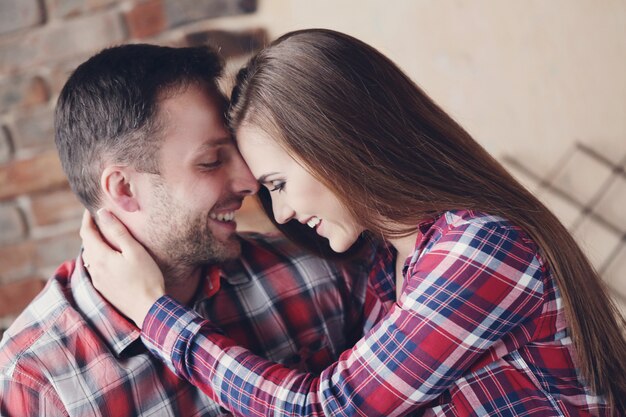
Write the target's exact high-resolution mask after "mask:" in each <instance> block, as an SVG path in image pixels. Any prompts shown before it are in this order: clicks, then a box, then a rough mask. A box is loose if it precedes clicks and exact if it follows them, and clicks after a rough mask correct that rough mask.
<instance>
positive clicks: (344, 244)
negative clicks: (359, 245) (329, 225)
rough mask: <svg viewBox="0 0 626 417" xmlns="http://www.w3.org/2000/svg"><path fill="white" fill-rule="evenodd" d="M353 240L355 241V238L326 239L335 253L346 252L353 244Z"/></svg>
mask: <svg viewBox="0 0 626 417" xmlns="http://www.w3.org/2000/svg"><path fill="white" fill-rule="evenodd" d="M354 242H356V239H355V240H352V241H346V240H343V239H342V240H338V239H329V240H328V243H329V245H330V248H331V249H332V250H333V252H336V253H344V252H346V251H347V250H348V249H350V248H351V247H352V245H354Z"/></svg>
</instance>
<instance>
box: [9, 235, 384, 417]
mask: <svg viewBox="0 0 626 417" xmlns="http://www.w3.org/2000/svg"><path fill="white" fill-rule="evenodd" d="M370 255H371V254H370ZM373 259H374V258H373V257H371V256H370V258H369V261H373ZM352 267H355V268H352ZM347 271H351V273H353V274H355V275H360V274H364V273H366V272H365V271H364V270H363V267H362V266H361V265H358V266H356V265H352V266H351V267H350V268H348V269H345V270H341V269H340V268H339V267H338V266H337V265H334V264H332V263H329V262H326V261H322V260H320V259H318V258H315V257H313V256H311V255H310V254H307V253H306V252H304V251H302V250H300V249H297V248H296V247H294V246H293V245H291V244H289V243H287V242H285V241H284V240H283V239H281V238H268V237H261V236H258V235H247V237H246V238H245V239H242V256H241V258H240V259H239V260H238V261H235V262H232V263H229V264H226V265H223V266H222V267H221V269H220V268H216V267H215V268H211V269H210V271H209V272H208V273H207V279H206V281H205V282H204V285H203V286H202V287H201V288H200V289H199V291H198V295H197V297H196V299H195V303H194V308H195V309H196V311H197V312H198V313H199V314H200V315H202V316H204V317H207V318H209V319H210V320H211V321H212V322H214V323H217V324H219V326H220V327H221V328H222V330H223V331H224V332H225V334H227V335H228V336H230V337H231V338H233V339H234V340H236V342H237V343H238V344H241V345H243V346H246V347H248V348H249V349H251V350H252V351H253V352H255V353H256V354H258V355H262V356H265V357H267V358H269V359H271V360H272V361H278V362H280V363H283V364H285V365H287V366H289V367H291V368H295V369H300V370H302V371H305V370H307V371H316V372H319V371H321V370H322V369H324V368H325V367H326V366H328V365H329V364H330V363H332V362H333V361H334V360H336V359H337V358H338V356H339V354H340V353H341V352H342V351H344V350H345V349H347V348H349V347H351V346H353V344H354V342H355V341H356V340H357V339H358V337H359V336H360V330H361V325H362V322H363V317H362V313H363V300H364V298H365V295H364V294H365V286H366V285H365V282H366V280H365V279H364V278H362V277H360V279H356V280H353V279H352V278H351V277H349V276H348V275H346V274H344V272H347ZM367 272H369V270H368V271H367ZM226 413H227V412H226V411H225V410H223V409H220V407H219V405H217V404H216V403H215V402H214V401H213V400H211V399H210V398H209V397H207V396H206V395H204V394H203V393H202V392H200V391H199V390H198V389H197V388H195V387H194V386H192V385H191V384H189V383H188V382H187V381H184V380H181V379H179V378H178V377H177V376H176V375H175V374H174V373H172V372H171V371H170V370H169V369H167V367H166V366H164V365H163V364H162V363H161V362H160V361H158V360H157V359H156V358H154V357H153V356H152V355H150V353H149V352H148V350H147V349H146V348H145V347H144V346H143V344H142V342H141V340H140V333H139V330H138V329H137V328H136V327H135V326H134V325H132V324H131V323H130V322H129V321H128V320H127V319H126V318H124V317H123V316H121V315H120V314H119V313H118V312H117V311H116V310H115V309H114V308H113V307H112V306H111V305H110V304H108V303H107V302H106V301H105V300H104V299H103V298H102V297H101V296H100V295H99V294H98V292H97V291H96V290H95V289H94V287H93V286H92V284H91V280H90V279H89V278H88V276H87V275H86V272H85V270H84V268H83V267H82V262H81V260H80V257H79V258H78V260H77V261H76V262H67V263H66V264H64V265H62V266H61V267H60V268H59V269H58V271H57V272H56V275H55V277H54V278H52V279H51V280H50V281H49V282H48V284H47V286H46V288H45V289H44V290H43V292H42V293H41V294H40V295H39V296H38V297H37V298H36V299H35V300H34V301H33V302H32V303H31V304H30V305H29V307H28V308H27V309H26V310H25V311H24V312H23V314H21V316H20V317H18V319H17V320H16V321H15V322H14V323H13V325H12V326H11V327H10V328H9V330H7V331H6V333H5V334H4V337H3V340H2V342H1V343H0V415H1V416H4V417H8V416H12V417H24V416H48V417H49V416H90V417H91V416H115V417H125V416H128V417H130V416H148V415H150V416H216V415H223V414H226Z"/></svg>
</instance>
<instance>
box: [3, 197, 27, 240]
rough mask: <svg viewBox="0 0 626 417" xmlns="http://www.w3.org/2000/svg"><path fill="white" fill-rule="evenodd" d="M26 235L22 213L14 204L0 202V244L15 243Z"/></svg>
mask: <svg viewBox="0 0 626 417" xmlns="http://www.w3.org/2000/svg"><path fill="white" fill-rule="evenodd" d="M25 237H26V224H25V223H24V215H23V213H22V212H21V211H20V209H19V208H18V207H16V206H14V205H6V204H0V244H5V243H15V242H18V241H20V240H23V239H24V238H25Z"/></svg>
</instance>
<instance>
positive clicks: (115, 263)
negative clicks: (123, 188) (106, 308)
mask: <svg viewBox="0 0 626 417" xmlns="http://www.w3.org/2000/svg"><path fill="white" fill-rule="evenodd" d="M97 215H98V223H99V226H100V232H98V226H96V224H95V223H94V220H93V218H92V217H91V215H90V214H89V212H88V211H85V213H84V215H83V222H82V225H81V228H80V236H81V238H82V239H83V247H84V251H83V261H84V263H85V266H86V267H87V268H88V271H89V275H91V280H92V282H93V285H94V286H95V287H96V289H97V290H98V291H100V293H101V294H102V296H103V297H104V298H106V299H107V300H108V301H109V302H110V303H111V304H113V305H114V306H115V307H117V309H118V310H120V311H121V312H122V313H123V314H125V315H126V316H127V317H128V318H130V319H131V320H132V321H134V322H135V324H136V325H137V326H139V327H141V326H142V325H143V320H144V318H145V317H146V315H147V314H148V310H150V307H152V305H153V304H154V302H155V301H156V300H157V299H158V298H159V297H161V296H162V295H163V294H165V284H164V282H163V274H162V273H161V270H160V269H159V267H158V265H157V264H156V262H155V261H154V259H152V257H151V256H150V254H149V253H148V252H147V251H146V249H145V248H144V247H143V246H142V245H141V244H140V243H139V242H137V241H136V240H135V238H134V237H133V236H132V235H131V234H130V232H129V231H128V229H126V227H124V225H123V224H122V223H121V222H120V221H119V220H118V219H117V218H116V217H115V216H113V214H111V213H110V212H109V211H107V210H104V209H100V210H99V211H98V214H97ZM100 233H102V235H101V234H100ZM103 237H104V239H106V241H105V240H104V239H103ZM107 241H108V243H107Z"/></svg>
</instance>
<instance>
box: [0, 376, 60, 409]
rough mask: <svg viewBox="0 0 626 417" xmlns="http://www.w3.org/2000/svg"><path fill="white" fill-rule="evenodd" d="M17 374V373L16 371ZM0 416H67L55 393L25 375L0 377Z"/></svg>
mask: <svg viewBox="0 0 626 417" xmlns="http://www.w3.org/2000/svg"><path fill="white" fill-rule="evenodd" d="M16 372H17V371H16ZM0 416H3V417H23V416H33V417H36V416H39V417H47V416H50V417H61V416H63V417H65V416H69V414H68V413H67V411H66V410H65V407H63V405H62V404H61V401H60V399H59V398H58V397H57V396H56V393H54V392H52V390H51V388H50V387H47V389H46V387H44V386H42V385H40V384H39V383H37V382H36V381H35V380H34V379H32V378H30V377H28V376H27V375H24V374H21V373H19V372H17V373H16V374H14V376H13V377H8V376H5V375H2V376H0Z"/></svg>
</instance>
